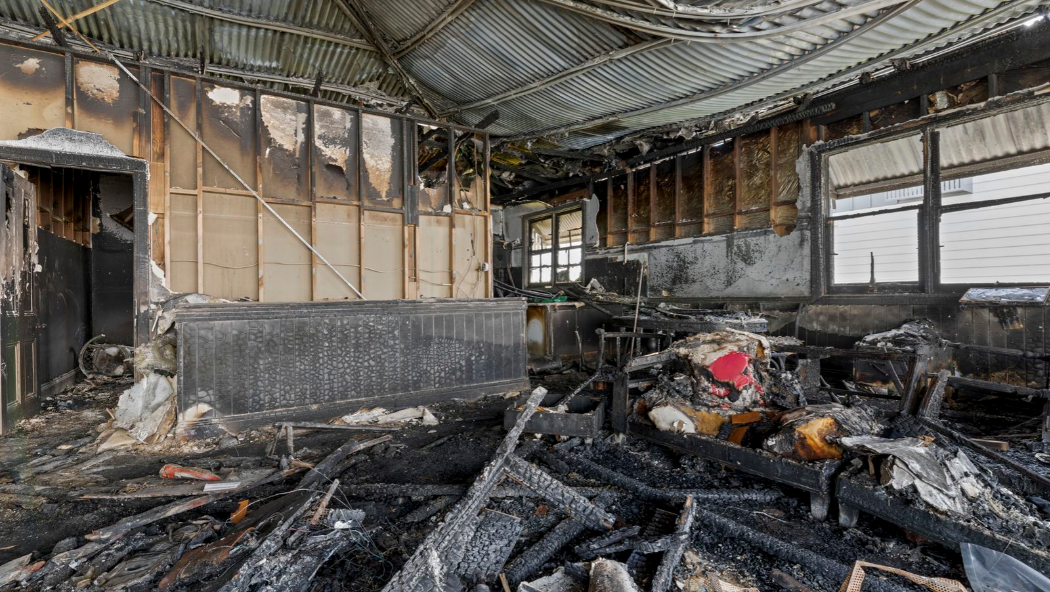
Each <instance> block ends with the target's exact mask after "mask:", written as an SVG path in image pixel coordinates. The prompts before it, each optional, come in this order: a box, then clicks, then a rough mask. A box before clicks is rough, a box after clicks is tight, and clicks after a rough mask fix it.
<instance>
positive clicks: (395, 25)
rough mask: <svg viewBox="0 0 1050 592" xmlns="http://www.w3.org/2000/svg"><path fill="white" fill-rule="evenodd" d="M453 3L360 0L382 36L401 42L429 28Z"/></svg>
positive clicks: (420, 0) (445, 1) (452, 0)
mask: <svg viewBox="0 0 1050 592" xmlns="http://www.w3.org/2000/svg"><path fill="white" fill-rule="evenodd" d="M455 1H456V0H413V1H411V2H404V1H401V2H391V0H361V4H362V6H364V7H365V10H366V11H367V12H368V16H369V17H371V18H372V20H373V21H375V23H376V24H377V25H379V29H380V30H381V31H382V32H383V36H385V37H387V38H388V39H393V40H394V41H397V42H401V41H404V40H406V39H408V38H410V37H412V36H413V35H415V34H416V33H418V32H419V31H422V30H423V29H425V28H427V27H428V26H430V23H432V22H434V20H435V19H437V17H438V16H439V15H441V13H442V12H444V11H445V9H446V8H448V7H449V6H450V5H452V4H453V3H454V2H455ZM461 16H463V15H461Z"/></svg>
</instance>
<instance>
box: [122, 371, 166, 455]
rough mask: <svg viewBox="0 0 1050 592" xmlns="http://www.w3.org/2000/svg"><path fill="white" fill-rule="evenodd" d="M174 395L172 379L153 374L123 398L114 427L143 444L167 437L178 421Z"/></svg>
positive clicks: (132, 388) (125, 392)
mask: <svg viewBox="0 0 1050 592" xmlns="http://www.w3.org/2000/svg"><path fill="white" fill-rule="evenodd" d="M174 394H175V384H174V383H173V382H172V380H171V378H168V377H167V376H161V375H160V374H157V373H153V372H151V373H150V374H149V375H147V376H146V377H145V378H143V379H142V380H140V381H138V382H137V383H135V386H133V387H131V388H130V389H128V390H126V391H124V393H123V394H122V395H120V400H119V401H118V402H117V412H116V415H115V420H114V422H113V426H114V427H117V428H123V429H125V430H127V433H128V434H129V435H130V436H131V437H133V438H135V439H136V440H138V441H139V442H147V441H149V442H152V441H155V440H156V439H159V438H160V437H163V436H165V435H167V432H168V429H170V427H171V426H170V424H171V423H173V422H174V419H175V410H174V405H175V397H174ZM161 432H163V433H161Z"/></svg>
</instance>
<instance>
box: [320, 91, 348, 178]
mask: <svg viewBox="0 0 1050 592" xmlns="http://www.w3.org/2000/svg"><path fill="white" fill-rule="evenodd" d="M349 119H350V113H349V112H347V111H344V110H342V109H335V108H333V107H326V106H323V105H318V106H317V108H316V110H315V112H314V126H315V127H316V128H317V149H318V151H320V153H321V156H323V157H324V163H325V164H326V165H333V166H337V167H339V168H341V169H343V170H344V171H345V170H346V161H347V159H348V158H350V149H349V148H348V147H347V146H346V144H345V136H346V130H347V129H348V128H349V127H350V125H351V124H350V122H349Z"/></svg>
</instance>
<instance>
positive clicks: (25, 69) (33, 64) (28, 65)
mask: <svg viewBox="0 0 1050 592" xmlns="http://www.w3.org/2000/svg"><path fill="white" fill-rule="evenodd" d="M15 67H16V68H18V69H19V70H21V71H22V73H23V74H25V75H26V76H32V75H33V74H36V71H37V70H39V69H40V58H26V59H25V61H23V62H22V63H20V64H15Z"/></svg>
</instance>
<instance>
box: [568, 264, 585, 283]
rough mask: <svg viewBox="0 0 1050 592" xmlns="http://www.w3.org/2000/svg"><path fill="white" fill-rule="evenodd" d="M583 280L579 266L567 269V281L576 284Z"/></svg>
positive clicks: (581, 269)
mask: <svg viewBox="0 0 1050 592" xmlns="http://www.w3.org/2000/svg"><path fill="white" fill-rule="evenodd" d="M581 279H583V268H582V267H580V266H579V265H574V266H572V267H570V268H569V281H570V282H578V281H580V280H581Z"/></svg>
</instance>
